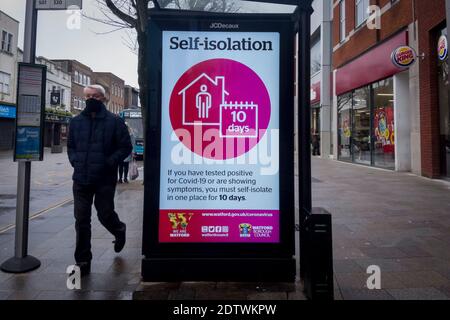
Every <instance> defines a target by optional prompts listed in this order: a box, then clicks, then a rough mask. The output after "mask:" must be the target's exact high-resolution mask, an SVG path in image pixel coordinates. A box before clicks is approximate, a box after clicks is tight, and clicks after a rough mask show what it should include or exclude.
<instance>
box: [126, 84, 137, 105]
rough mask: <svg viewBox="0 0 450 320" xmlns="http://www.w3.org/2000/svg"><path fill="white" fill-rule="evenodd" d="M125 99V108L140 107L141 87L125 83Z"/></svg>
mask: <svg viewBox="0 0 450 320" xmlns="http://www.w3.org/2000/svg"><path fill="white" fill-rule="evenodd" d="M124 101H125V103H124V108H125V109H133V108H139V107H140V105H139V89H137V88H134V87H132V86H128V85H125V88H124Z"/></svg>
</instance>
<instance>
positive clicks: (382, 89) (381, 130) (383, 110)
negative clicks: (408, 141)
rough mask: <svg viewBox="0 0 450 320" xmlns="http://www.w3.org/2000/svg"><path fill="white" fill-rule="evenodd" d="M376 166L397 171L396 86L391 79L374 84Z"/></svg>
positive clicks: (374, 152) (374, 151) (374, 153)
mask: <svg viewBox="0 0 450 320" xmlns="http://www.w3.org/2000/svg"><path fill="white" fill-rule="evenodd" d="M373 95H374V116H373V130H374V131H373V132H374V135H373V137H374V146H373V147H374V150H373V155H374V164H375V166H376V167H382V168H386V169H395V124H394V84H393V79H392V78H389V79H386V80H382V81H380V82H377V83H374V84H373Z"/></svg>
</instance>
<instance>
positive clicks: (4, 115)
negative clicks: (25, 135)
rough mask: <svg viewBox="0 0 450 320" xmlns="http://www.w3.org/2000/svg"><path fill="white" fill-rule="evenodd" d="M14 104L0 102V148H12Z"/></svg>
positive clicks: (14, 118) (14, 117)
mask: <svg viewBox="0 0 450 320" xmlns="http://www.w3.org/2000/svg"><path fill="white" fill-rule="evenodd" d="M15 121H16V106H15V105H12V104H9V103H4V102H0V133H1V134H0V150H12V149H13V148H14V130H15Z"/></svg>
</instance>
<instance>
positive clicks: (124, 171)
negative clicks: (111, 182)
mask: <svg viewBox="0 0 450 320" xmlns="http://www.w3.org/2000/svg"><path fill="white" fill-rule="evenodd" d="M125 124H126V125H127V127H128V133H129V134H130V138H131V144H132V145H133V146H134V143H135V138H134V134H133V130H132V129H131V128H130V126H129V125H128V123H126V122H125ZM131 161H133V152H131V153H130V154H129V156H128V157H126V158H125V160H123V161H122V162H121V163H119V180H118V183H123V182H125V183H128V171H129V168H130V162H131ZM122 177H123V180H122Z"/></svg>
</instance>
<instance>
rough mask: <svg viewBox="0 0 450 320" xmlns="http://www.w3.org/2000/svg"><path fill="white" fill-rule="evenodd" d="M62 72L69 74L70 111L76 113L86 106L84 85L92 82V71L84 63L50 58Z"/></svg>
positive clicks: (93, 81)
mask: <svg viewBox="0 0 450 320" xmlns="http://www.w3.org/2000/svg"><path fill="white" fill-rule="evenodd" d="M52 62H54V63H55V64H57V65H58V66H59V67H60V68H61V69H62V70H63V71H64V72H67V73H69V74H70V76H71V82H72V83H71V103H70V111H71V112H72V114H74V115H77V114H79V113H80V112H81V111H83V109H84V108H85V107H86V102H85V99H84V92H83V90H84V87H86V86H88V85H91V84H94V83H95V80H94V77H95V76H94V72H93V71H92V69H91V68H90V67H88V66H86V65H85V64H82V63H81V62H79V61H76V60H52Z"/></svg>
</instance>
